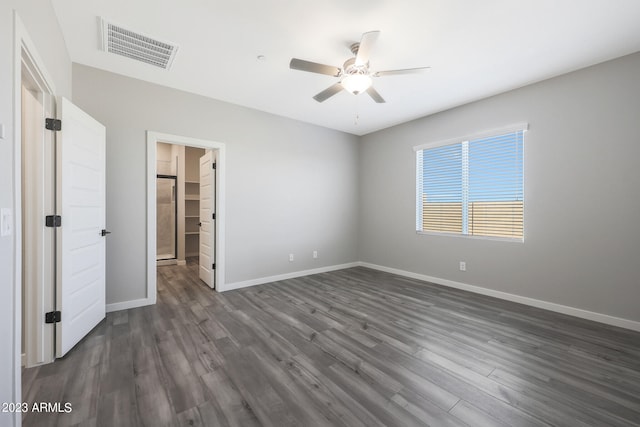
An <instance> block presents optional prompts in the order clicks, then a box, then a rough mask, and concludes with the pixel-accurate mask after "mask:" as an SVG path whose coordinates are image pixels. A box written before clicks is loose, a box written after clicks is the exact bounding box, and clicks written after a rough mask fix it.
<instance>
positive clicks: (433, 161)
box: [422, 131, 524, 203]
mask: <svg viewBox="0 0 640 427" xmlns="http://www.w3.org/2000/svg"><path fill="white" fill-rule="evenodd" d="M523 143H524V136H523V132H522V131H518V132H514V133H509V134H506V135H499V136H492V137H488V138H482V139H476V140H472V141H469V143H468V147H469V149H468V153H469V171H468V174H469V188H468V191H469V202H478V201H513V200H520V201H521V200H523V197H524V189H523V176H524V173H523V145H524V144H523ZM422 153H423V184H422V185H423V193H424V194H425V196H426V201H427V203H429V202H432V203H433V202H462V200H463V166H462V165H463V149H462V143H457V144H453V145H446V146H442V147H436V148H431V149H425V150H423V151H422Z"/></svg>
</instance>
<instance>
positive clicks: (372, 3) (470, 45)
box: [52, 0, 640, 135]
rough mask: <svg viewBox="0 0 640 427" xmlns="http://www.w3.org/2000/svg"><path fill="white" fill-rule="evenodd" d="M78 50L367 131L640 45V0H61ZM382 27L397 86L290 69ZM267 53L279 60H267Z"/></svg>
mask: <svg viewBox="0 0 640 427" xmlns="http://www.w3.org/2000/svg"><path fill="white" fill-rule="evenodd" d="M52 3H53V5H54V9H55V12H56V15H57V17H58V21H59V23H60V26H61V28H62V32H63V34H64V38H65V41H66V43H67V48H68V50H69V54H70V55H71V60H72V61H73V62H77V63H80V64H85V65H89V66H92V67H96V68H100V69H103V70H107V71H111V72H114V73H118V74H122V75H126V76H130V77H134V78H137V79H141V80H146V81H149V82H153V83H157V84H161V85H164V86H169V87H173V88H176V89H181V90H184V91H188V92H193V93H197V94H200V95H204V96H208V97H211V98H215V99H219V100H223V101H228V102H231V103H234V104H239V105H244V106H247V107H251V108H255V109H258V110H262V111H267V112H270V113H273V114H278V115H281V116H286V117H291V118H294V119H297V120H301V121H304V122H309V123H314V124H317V125H320V126H324V127H328V128H333V129H337V130H341V131H344V132H349V133H352V134H356V135H364V134H367V133H370V132H373V131H376V130H379V129H383V128H386V127H389V126H392V125H395V124H398V123H403V122H406V121H408V120H412V119H415V118H418V117H422V116H425V115H428V114H432V113H435V112H438V111H442V110H445V109H448V108H451V107H454V106H457V105H461V104H465V103H467V102H470V101H473V100H477V99H481V98H484V97H487V96H491V95H494V94H497V93H500V92H504V91H506V90H509V89H513V88H516V87H520V86H523V85H526V84H529V83H532V82H536V81H540V80H544V79H546V78H549V77H552V76H556V75H559V74H563V73H566V72H569V71H572V70H576V69H579V68H583V67H586V66H589V65H593V64H596V63H599V62H603V61H606V60H608V59H612V58H616V57H619V56H623V55H626V54H630V53H634V52H637V51H640V23H639V22H640V1H638V0H484V1H477V0H395V1H391V0H340V1H337V0H323V1H314V2H311V1H306V0H244V1H222V0H181V1H175V0H109V1H102V0H52ZM98 17H104V18H105V19H107V20H111V21H113V22H114V23H116V24H118V25H121V26H123V27H126V28H128V29H131V30H134V31H138V32H141V33H144V34H146V35H149V36H151V37H154V38H158V39H160V40H166V41H170V42H174V43H176V44H178V45H179V51H178V54H177V56H176V59H175V61H174V63H173V67H172V68H171V69H170V70H168V71H167V70H162V69H159V68H156V67H153V66H151V65H147V64H143V63H138V62H135V61H133V60H130V59H127V58H123V57H120V56H117V55H114V54H110V53H106V52H103V51H101V50H100V49H99V31H98V19H97V18H98ZM371 30H380V31H381V33H380V37H379V38H378V41H377V43H376V45H375V47H374V49H373V52H372V54H371V60H370V63H371V69H372V70H374V71H376V70H388V69H397V68H411V67H420V66H431V67H432V70H431V71H430V72H428V73H423V74H418V75H402V76H387V77H380V78H377V79H375V83H374V87H375V88H376V89H377V90H378V92H380V94H381V95H382V96H383V97H384V98H385V99H386V101H387V103H386V104H376V103H374V102H373V100H371V98H369V96H368V95H366V94H362V95H359V96H355V95H352V94H350V93H347V92H341V93H339V94H338V95H336V96H334V97H332V98H330V99H329V100H327V101H325V102H324V103H321V104H320V103H317V102H316V101H314V100H313V99H312V96H313V95H315V94H316V93H318V92H320V91H321V90H323V89H325V88H327V87H328V86H330V85H331V84H333V83H335V82H336V81H337V79H336V78H334V77H331V76H325V75H319V74H312V73H305V72H301V71H295V70H290V69H289V61H290V60H291V58H292V57H297V58H300V59H305V60H309V61H313V62H320V63H324V64H329V65H335V66H339V67H341V66H342V63H343V62H344V61H345V60H346V59H347V58H349V57H350V56H351V55H350V52H349V50H348V46H349V45H350V44H351V43H353V42H356V41H359V40H360V37H361V34H362V33H363V32H366V31H371ZM258 55H264V56H265V57H266V60H264V61H259V60H258V59H257V56H258Z"/></svg>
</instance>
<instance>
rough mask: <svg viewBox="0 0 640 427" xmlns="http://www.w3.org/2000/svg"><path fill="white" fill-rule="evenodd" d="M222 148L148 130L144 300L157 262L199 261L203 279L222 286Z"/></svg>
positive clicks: (151, 298)
mask: <svg viewBox="0 0 640 427" xmlns="http://www.w3.org/2000/svg"><path fill="white" fill-rule="evenodd" d="M224 153H225V146H224V144H223V143H219V142H213V141H206V140H199V139H194V138H188V137H182V136H176V135H169V134H161V133H157V132H151V131H148V132H147V224H148V229H147V303H149V304H153V303H155V301H156V284H157V271H156V268H157V266H161V265H170V264H178V265H186V264H187V262H188V261H189V263H190V264H193V263H197V264H198V271H199V277H200V279H201V280H202V281H203V282H205V283H206V284H207V285H208V286H209V287H211V288H212V289H216V290H218V291H219V290H221V289H223V288H224V200H225V198H224V158H225V157H224ZM174 224H175V226H174Z"/></svg>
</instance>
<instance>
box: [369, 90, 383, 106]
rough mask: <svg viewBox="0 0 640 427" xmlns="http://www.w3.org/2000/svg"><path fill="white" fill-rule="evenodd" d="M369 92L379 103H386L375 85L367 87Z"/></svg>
mask: <svg viewBox="0 0 640 427" xmlns="http://www.w3.org/2000/svg"><path fill="white" fill-rule="evenodd" d="M367 93H368V94H369V96H370V97H371V98H372V99H373V100H374V101H376V102H377V103H378V104H384V103H385V102H387V101H385V100H384V98H383V97H381V96H380V94H379V93H378V91H377V90H375V89H374V88H373V86H369V89H367Z"/></svg>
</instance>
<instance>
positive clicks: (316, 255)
mask: <svg viewBox="0 0 640 427" xmlns="http://www.w3.org/2000/svg"><path fill="white" fill-rule="evenodd" d="M316 258H318V251H313V259H316Z"/></svg>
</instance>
